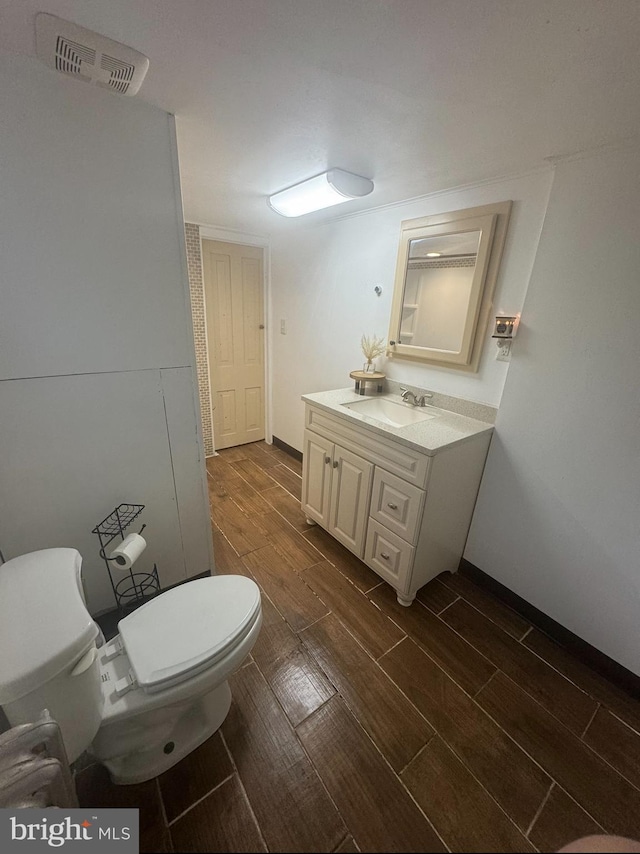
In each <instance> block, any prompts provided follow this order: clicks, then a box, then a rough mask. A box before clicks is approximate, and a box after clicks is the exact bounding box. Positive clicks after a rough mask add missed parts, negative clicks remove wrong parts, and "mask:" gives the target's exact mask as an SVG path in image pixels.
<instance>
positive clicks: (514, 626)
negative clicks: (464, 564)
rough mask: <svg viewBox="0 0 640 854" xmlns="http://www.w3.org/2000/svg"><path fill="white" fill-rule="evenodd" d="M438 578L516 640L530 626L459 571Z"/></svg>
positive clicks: (444, 573) (446, 573)
mask: <svg viewBox="0 0 640 854" xmlns="http://www.w3.org/2000/svg"><path fill="white" fill-rule="evenodd" d="M439 579H440V581H442V583H443V584H446V586H447V587H449V588H450V589H451V590H453V591H454V593H457V594H458V596H461V597H462V598H463V599H466V601H467V602H468V603H469V604H470V605H473V607H474V608H477V609H478V611H480V612H481V613H482V614H484V615H485V617H488V618H489V619H490V620H492V621H493V622H494V623H496V625H498V626H500V628H501V629H503V630H504V631H505V632H507V634H510V635H511V636H512V637H514V638H516V640H520V639H521V638H522V637H523V635H525V634H526V633H527V632H528V630H529V629H530V628H531V624H530V623H528V622H527V621H526V620H525V619H524V617H521V616H520V614H516V612H515V611H512V610H511V608H509V607H507V605H505V604H504V603H502V602H501V601H500V600H499V599H496V598H495V596H492V595H491V594H490V593H487V592H486V591H485V590H483V589H482V588H481V587H478V585H477V584H474V583H473V581H470V580H469V579H468V578H467V577H466V576H465V575H462V574H461V573H459V572H443V573H442V575H440V576H439Z"/></svg>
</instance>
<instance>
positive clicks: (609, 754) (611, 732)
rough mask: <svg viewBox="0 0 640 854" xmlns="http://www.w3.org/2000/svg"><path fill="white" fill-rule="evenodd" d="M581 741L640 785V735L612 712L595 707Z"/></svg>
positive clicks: (628, 778) (636, 784) (635, 784)
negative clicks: (595, 710)
mask: <svg viewBox="0 0 640 854" xmlns="http://www.w3.org/2000/svg"><path fill="white" fill-rule="evenodd" d="M583 740H584V741H585V742H586V743H587V744H588V745H589V747H592V748H593V749H594V750H595V752H596V753H598V754H599V755H600V756H602V758H603V759H606V760H607V762H608V763H609V764H610V765H613V767H614V768H615V769H616V771H619V772H620V773H621V774H622V775H623V776H624V777H626V778H627V780H629V781H630V782H631V783H633V785H634V786H637V787H638V788H640V735H638V733H637V732H634V731H633V730H632V729H630V728H629V727H628V726H627V725H626V724H624V723H622V721H620V720H618V718H616V717H614V716H613V715H612V714H611V712H608V711H607V710H606V709H603V708H602V706H601V707H600V708H599V709H598V711H597V712H596V714H595V717H594V719H593V720H592V721H591V723H590V724H589V726H588V728H587V731H586V733H585V734H584V736H583Z"/></svg>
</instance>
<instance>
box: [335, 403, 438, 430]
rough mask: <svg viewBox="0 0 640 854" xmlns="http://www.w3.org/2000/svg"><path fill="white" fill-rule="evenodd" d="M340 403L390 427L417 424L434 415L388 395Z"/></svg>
mask: <svg viewBox="0 0 640 854" xmlns="http://www.w3.org/2000/svg"><path fill="white" fill-rule="evenodd" d="M342 405H343V406H344V407H345V408H346V409H351V410H352V411H353V412H359V413H360V415H366V416H367V417H368V418H373V419H375V420H376V421H380V423H381V424H388V425H389V426H390V427H406V426H407V425H408V424H418V423H420V421H428V420H429V419H430V418H435V417H436V416H435V414H432V413H430V412H429V411H428V410H426V409H423V408H422V407H420V406H413V404H411V403H400V401H398V402H396V401H395V400H390V399H389V398H388V397H369V398H367V399H366V400H356V401H354V402H353V403H343V404H342Z"/></svg>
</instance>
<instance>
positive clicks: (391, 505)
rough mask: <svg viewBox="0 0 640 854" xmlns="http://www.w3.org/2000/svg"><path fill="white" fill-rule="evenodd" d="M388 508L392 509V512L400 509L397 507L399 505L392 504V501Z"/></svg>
mask: <svg viewBox="0 0 640 854" xmlns="http://www.w3.org/2000/svg"><path fill="white" fill-rule="evenodd" d="M387 507H390V508H391V509H392V510H397V509H398V505H397V504H392V502H391V501H390V502H389V503H388V504H387Z"/></svg>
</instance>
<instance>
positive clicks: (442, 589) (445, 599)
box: [416, 578, 458, 614]
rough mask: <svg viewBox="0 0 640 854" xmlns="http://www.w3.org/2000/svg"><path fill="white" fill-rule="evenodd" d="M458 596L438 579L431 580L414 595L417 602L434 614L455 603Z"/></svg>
mask: <svg viewBox="0 0 640 854" xmlns="http://www.w3.org/2000/svg"><path fill="white" fill-rule="evenodd" d="M457 598H458V594H457V593H454V592H453V590H451V589H450V588H449V587H446V586H445V585H444V584H442V583H441V582H440V581H439V579H437V578H433V579H432V580H431V581H429V582H428V584H425V585H424V587H421V588H420V590H418V592H417V593H416V599H417V600H418V602H422V604H423V605H426V606H427V608H428V609H429V610H430V611H433V613H434V614H439V613H440V611H444V609H445V608H447V607H448V606H449V605H451V604H452V603H453V602H455V601H456V599H457Z"/></svg>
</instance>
